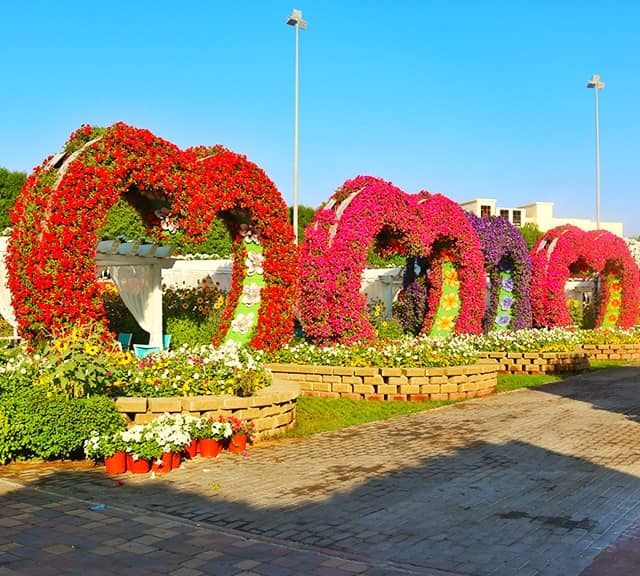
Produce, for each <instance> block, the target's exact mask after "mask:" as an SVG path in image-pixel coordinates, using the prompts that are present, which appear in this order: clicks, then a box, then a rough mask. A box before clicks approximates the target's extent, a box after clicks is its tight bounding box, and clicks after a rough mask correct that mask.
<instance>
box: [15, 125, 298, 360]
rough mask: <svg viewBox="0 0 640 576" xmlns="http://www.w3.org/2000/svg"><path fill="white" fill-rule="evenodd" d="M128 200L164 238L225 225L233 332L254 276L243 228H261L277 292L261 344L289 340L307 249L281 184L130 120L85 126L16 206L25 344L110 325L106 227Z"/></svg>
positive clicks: (256, 337) (267, 293) (214, 151)
mask: <svg viewBox="0 0 640 576" xmlns="http://www.w3.org/2000/svg"><path fill="white" fill-rule="evenodd" d="M120 196H122V197H123V198H124V199H125V200H127V201H128V202H129V203H130V204H132V205H133V206H134V207H136V209H137V210H138V212H139V213H140V215H141V217H142V219H143V222H144V223H145V225H146V226H147V228H148V231H149V234H150V235H152V236H156V237H160V235H161V224H163V223H164V224H166V223H167V220H170V221H171V223H172V225H175V226H177V227H179V228H182V229H183V230H184V231H185V233H186V234H187V235H188V236H190V237H193V238H198V237H200V236H202V235H203V234H204V233H206V230H207V229H208V226H209V224H210V223H211V221H212V220H213V218H214V217H215V216H216V215H217V214H221V215H222V216H223V217H224V218H225V222H226V223H227V227H228V229H229V231H230V233H231V234H232V239H233V240H234V244H235V247H234V250H235V252H234V254H235V258H234V270H233V280H232V285H233V287H232V290H231V294H230V297H229V304H228V308H227V309H226V310H225V312H224V316H223V320H224V323H225V324H224V326H223V334H222V335H223V336H224V329H226V328H227V327H228V325H229V320H230V318H231V315H232V314H233V311H234V307H235V306H236V304H237V302H238V298H239V286H240V284H241V282H242V278H243V277H244V260H243V258H242V256H243V248H242V242H241V241H240V240H241V238H240V237H239V222H241V221H246V222H249V224H250V225H251V226H252V227H253V228H255V229H256V230H259V234H260V237H261V243H262V246H263V249H264V255H265V263H264V279H265V287H264V288H263V290H262V291H263V294H262V299H261V305H260V309H259V312H258V318H259V323H258V325H257V328H256V330H255V333H254V334H253V337H252V340H251V343H252V344H253V345H255V346H257V347H260V348H266V349H274V348H277V347H279V346H282V345H283V344H284V343H286V342H287V341H288V340H289V338H290V337H291V334H292V331H293V318H294V304H295V298H296V291H297V278H298V275H297V258H296V255H297V254H296V247H295V244H294V242H293V229H292V227H291V225H290V224H289V222H288V218H287V208H286V205H285V203H284V201H283V200H282V197H281V196H280V194H279V192H278V190H277V189H276V187H275V186H274V184H273V183H272V182H271V181H270V180H269V179H268V177H267V176H266V174H265V173H264V172H263V171H262V170H261V169H260V168H259V167H257V166H256V165H255V164H253V163H251V162H249V161H248V160H247V159H246V158H245V157H244V156H241V155H238V154H235V153H233V152H230V151H228V150H225V149H224V148H222V147H216V148H198V149H193V150H187V151H181V150H180V149H179V148H178V147H177V146H175V145H174V144H171V143H170V142H167V141H166V140H163V139H161V138H158V137H156V136H154V135H153V134H152V133H151V132H149V131H148V130H142V129H138V128H133V127H131V126H127V125H126V124H123V123H117V124H114V125H113V126H111V127H109V128H106V129H104V128H94V127H91V126H83V127H82V128H80V129H79V130H77V131H76V132H74V133H73V134H72V135H71V137H70V139H69V141H68V142H67V144H66V146H65V149H64V151H63V152H62V153H60V154H58V155H56V156H53V157H49V158H47V159H46V160H45V161H44V163H43V164H42V166H40V167H39V168H36V169H35V171H34V172H33V173H32V174H31V175H30V176H29V178H28V179H27V182H26V183H25V185H24V187H23V189H22V192H21V194H20V196H19V198H18V200H17V202H16V205H15V207H14V209H13V211H12V222H13V232H12V234H11V239H10V241H9V248H8V253H7V259H6V262H7V268H8V272H9V287H10V289H11V292H12V303H13V307H14V310H15V313H16V318H17V320H18V324H19V331H20V334H21V335H22V336H23V337H25V338H26V339H28V340H33V339H38V340H40V339H45V338H47V337H49V336H50V335H57V334H63V333H64V332H65V331H66V330H68V329H69V328H70V326H72V325H74V324H79V325H82V324H87V323H90V322H92V321H96V320H97V321H102V322H103V323H104V322H105V311H104V306H103V303H102V299H101V297H100V293H99V290H98V285H97V282H96V280H97V278H96V265H95V247H96V243H97V237H96V230H98V229H99V228H100V227H102V226H103V225H104V222H105V219H106V215H107V212H108V210H109V208H111V206H113V204H114V203H115V202H116V200H117V199H118V197H120ZM163 219H164V222H163Z"/></svg>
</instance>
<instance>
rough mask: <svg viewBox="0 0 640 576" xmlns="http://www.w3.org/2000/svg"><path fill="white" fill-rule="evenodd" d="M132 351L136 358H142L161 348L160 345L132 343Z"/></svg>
mask: <svg viewBox="0 0 640 576" xmlns="http://www.w3.org/2000/svg"><path fill="white" fill-rule="evenodd" d="M133 351H134V352H135V354H136V356H137V357H138V358H144V357H145V356H148V355H149V354H157V353H158V352H161V351H162V349H161V348H160V346H150V345H149V344H134V345H133Z"/></svg>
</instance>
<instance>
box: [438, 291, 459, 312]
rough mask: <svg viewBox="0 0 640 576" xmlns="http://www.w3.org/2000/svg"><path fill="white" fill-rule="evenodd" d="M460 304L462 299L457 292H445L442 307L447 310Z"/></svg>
mask: <svg viewBox="0 0 640 576" xmlns="http://www.w3.org/2000/svg"><path fill="white" fill-rule="evenodd" d="M459 304H460V299H459V298H458V295H457V294H445V295H444V298H443V299H442V307H443V308H444V309H445V310H453V309H455V308H457V307H458V306H459Z"/></svg>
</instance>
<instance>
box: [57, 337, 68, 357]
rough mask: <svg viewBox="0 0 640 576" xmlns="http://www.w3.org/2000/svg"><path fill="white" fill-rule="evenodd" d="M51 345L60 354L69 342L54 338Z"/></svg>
mask: <svg viewBox="0 0 640 576" xmlns="http://www.w3.org/2000/svg"><path fill="white" fill-rule="evenodd" d="M53 347H54V348H55V351H56V352H58V353H59V354H62V352H64V351H65V350H67V349H68V348H69V344H68V343H67V341H66V340H56V341H55V342H54V343H53Z"/></svg>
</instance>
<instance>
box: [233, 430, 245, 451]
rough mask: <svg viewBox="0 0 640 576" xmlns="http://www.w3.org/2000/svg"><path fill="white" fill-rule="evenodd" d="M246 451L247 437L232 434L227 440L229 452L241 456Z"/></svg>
mask: <svg viewBox="0 0 640 576" xmlns="http://www.w3.org/2000/svg"><path fill="white" fill-rule="evenodd" d="M246 449H247V436H246V434H234V435H233V436H231V439H230V440H229V452H235V453H236V454H242V452H244V451H245V450H246Z"/></svg>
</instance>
